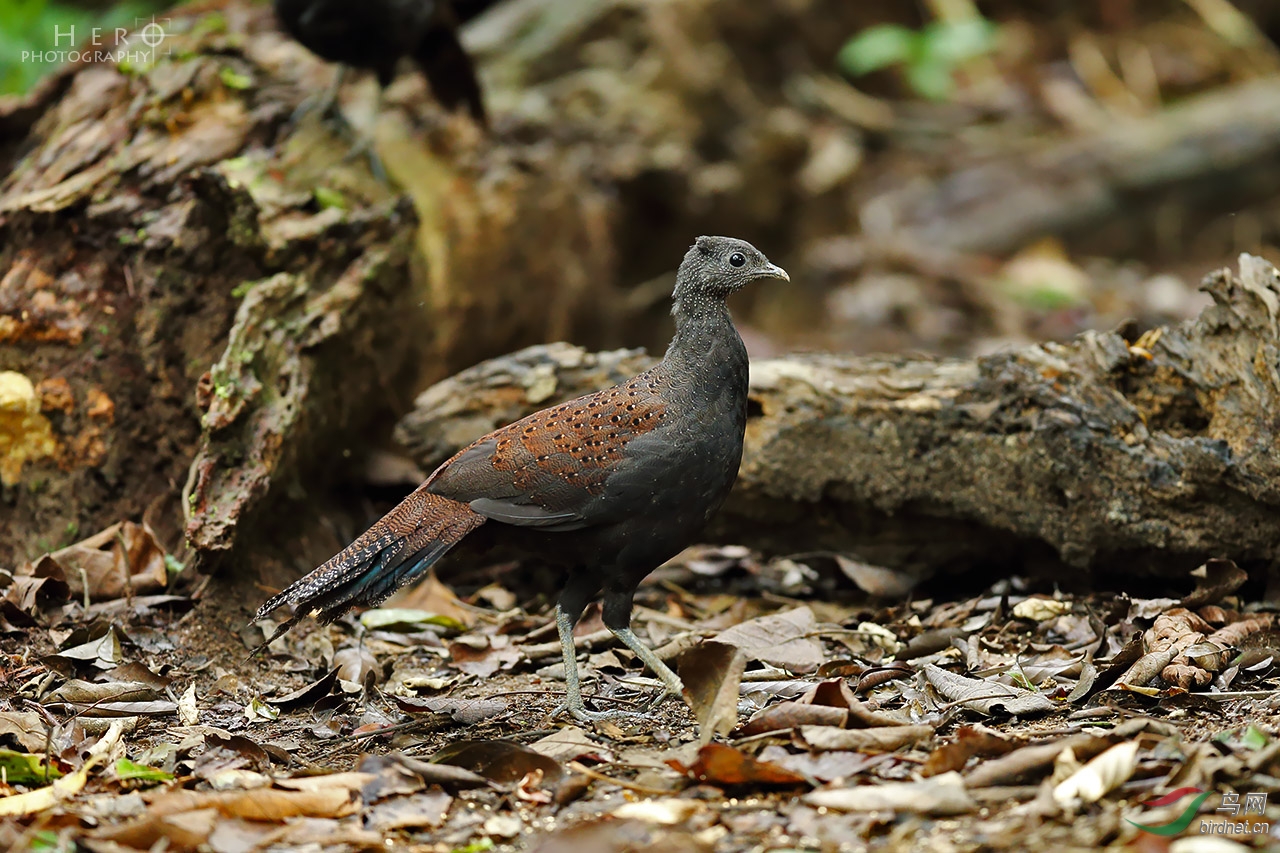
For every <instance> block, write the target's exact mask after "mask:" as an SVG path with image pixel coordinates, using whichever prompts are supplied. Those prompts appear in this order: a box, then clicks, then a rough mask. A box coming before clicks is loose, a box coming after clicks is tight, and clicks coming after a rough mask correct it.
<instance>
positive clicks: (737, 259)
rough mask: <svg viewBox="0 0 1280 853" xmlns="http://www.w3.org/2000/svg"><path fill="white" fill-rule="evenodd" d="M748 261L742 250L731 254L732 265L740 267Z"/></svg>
mask: <svg viewBox="0 0 1280 853" xmlns="http://www.w3.org/2000/svg"><path fill="white" fill-rule="evenodd" d="M746 262H747V256H746V255H744V254H742V253H741V252H734V253H733V254H732V255H730V256H729V264H730V265H731V266H735V267H740V266H742V265H743V264H745V263H746Z"/></svg>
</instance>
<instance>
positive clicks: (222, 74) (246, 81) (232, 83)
mask: <svg viewBox="0 0 1280 853" xmlns="http://www.w3.org/2000/svg"><path fill="white" fill-rule="evenodd" d="M218 79H219V80H221V81H222V85H224V86H226V87H227V88H228V89H235V90H237V91H239V90H242V89H248V88H249V87H250V86H252V85H253V80H252V79H250V77H249V75H248V74H241V73H240V72H239V71H237V70H235V69H234V68H231V67H228V66H226V65H224V66H222V69H221V70H219V71H218Z"/></svg>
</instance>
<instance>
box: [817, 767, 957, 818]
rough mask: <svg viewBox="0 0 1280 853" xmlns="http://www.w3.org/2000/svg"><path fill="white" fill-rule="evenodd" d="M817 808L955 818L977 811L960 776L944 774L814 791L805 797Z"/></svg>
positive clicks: (953, 773)
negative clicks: (910, 780)
mask: <svg viewBox="0 0 1280 853" xmlns="http://www.w3.org/2000/svg"><path fill="white" fill-rule="evenodd" d="M802 799H803V800H804V802H805V803H806V804H808V805H811V806H815V807H818V808H828V809H835V810H837V811H849V812H880V811H884V812H911V813H913V814H928V815H956V814H966V813H968V812H972V811H977V809H978V804H977V803H976V802H974V801H973V798H972V797H970V796H969V793H968V792H967V791H965V788H964V782H963V780H961V778H960V774H959V773H955V772H952V773H944V774H942V775H941V776H934V777H933V778H931V779H926V780H924V781H922V782H889V783H887V784H884V785H855V786H852V787H839V788H827V789H824V790H821V791H811V792H810V793H808V794H805V795H804V797H803V798H802Z"/></svg>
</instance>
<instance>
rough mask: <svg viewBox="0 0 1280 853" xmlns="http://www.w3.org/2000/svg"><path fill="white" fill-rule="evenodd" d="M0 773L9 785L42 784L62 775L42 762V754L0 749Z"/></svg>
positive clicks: (56, 769)
mask: <svg viewBox="0 0 1280 853" xmlns="http://www.w3.org/2000/svg"><path fill="white" fill-rule="evenodd" d="M0 773H3V774H4V779H5V781H6V782H8V783H9V784H10V785H43V784H45V783H46V782H50V781H52V780H54V779H57V778H58V777H60V776H61V775H62V773H60V772H59V771H58V768H56V767H49V766H47V765H46V764H45V763H44V756H43V755H31V754H30V753H26V752H16V751H14V750H12V749H0Z"/></svg>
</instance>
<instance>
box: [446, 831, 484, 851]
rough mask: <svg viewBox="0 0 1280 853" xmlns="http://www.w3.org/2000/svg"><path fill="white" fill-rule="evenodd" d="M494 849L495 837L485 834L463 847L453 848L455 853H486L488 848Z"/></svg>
mask: <svg viewBox="0 0 1280 853" xmlns="http://www.w3.org/2000/svg"><path fill="white" fill-rule="evenodd" d="M492 849H493V839H492V838H490V837H489V836H487V835H486V836H485V837H483V838H481V839H479V840H478V841H472V842H471V843H470V844H467V845H465V846H463V847H455V848H453V853H485V851H486V850H492Z"/></svg>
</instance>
